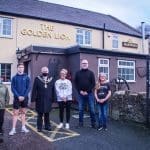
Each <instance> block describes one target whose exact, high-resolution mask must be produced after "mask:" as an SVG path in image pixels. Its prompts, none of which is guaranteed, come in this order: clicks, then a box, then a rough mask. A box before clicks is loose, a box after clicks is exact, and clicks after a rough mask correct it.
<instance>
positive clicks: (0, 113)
mask: <svg viewBox="0 0 150 150" xmlns="http://www.w3.org/2000/svg"><path fill="white" fill-rule="evenodd" d="M4 114H5V109H0V131H2V127H3V123H4Z"/></svg>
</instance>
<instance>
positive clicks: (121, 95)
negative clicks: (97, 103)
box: [109, 91, 146, 123]
mask: <svg viewBox="0 0 150 150" xmlns="http://www.w3.org/2000/svg"><path fill="white" fill-rule="evenodd" d="M109 116H110V117H111V118H113V119H115V120H131V121H135V122H139V123H145V121H146V95H145V93H138V94H132V93H131V94H130V93H129V92H125V91H117V92H115V93H114V94H113V96H112V97H111V99H110V101H109Z"/></svg>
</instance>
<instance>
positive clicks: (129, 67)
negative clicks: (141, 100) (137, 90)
mask: <svg viewBox="0 0 150 150" xmlns="http://www.w3.org/2000/svg"><path fill="white" fill-rule="evenodd" d="M121 61H122V62H132V63H133V66H124V65H119V62H121ZM119 68H124V69H133V71H134V74H133V78H134V79H133V80H126V79H125V80H126V81H127V82H136V79H135V61H134V60H122V59H119V60H118V62H117V76H118V74H119V73H118V69H119Z"/></svg>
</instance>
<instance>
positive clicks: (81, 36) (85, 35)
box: [76, 29, 91, 46]
mask: <svg viewBox="0 0 150 150" xmlns="http://www.w3.org/2000/svg"><path fill="white" fill-rule="evenodd" d="M76 43H77V44H79V45H83V46H91V31H90V30H84V29H77V33H76Z"/></svg>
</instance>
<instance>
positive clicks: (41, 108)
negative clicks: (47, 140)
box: [31, 67, 54, 132]
mask: <svg viewBox="0 0 150 150" xmlns="http://www.w3.org/2000/svg"><path fill="white" fill-rule="evenodd" d="M41 73H42V74H41V75H39V76H37V77H36V78H35V80H34V84H33V89H32V96H31V102H35V107H36V111H37V113H38V116H37V130H38V132H41V131H42V126H43V119H42V118H43V115H44V123H45V130H48V131H51V125H50V120H49V113H50V111H51V105H52V100H53V97H54V81H53V78H52V77H49V76H48V73H49V70H48V68H47V67H42V69H41Z"/></svg>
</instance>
